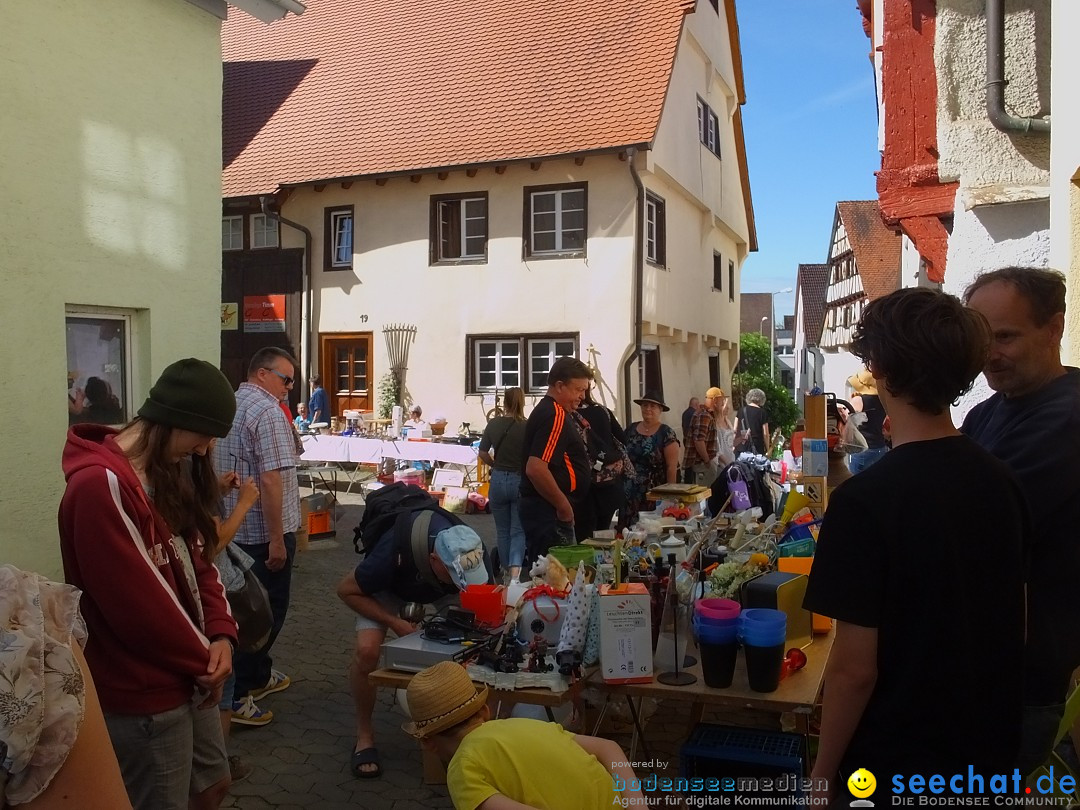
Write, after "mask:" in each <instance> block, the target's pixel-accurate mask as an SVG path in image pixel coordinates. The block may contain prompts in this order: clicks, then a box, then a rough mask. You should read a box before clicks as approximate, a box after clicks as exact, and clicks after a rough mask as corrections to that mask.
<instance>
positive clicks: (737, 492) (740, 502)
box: [727, 465, 752, 512]
mask: <svg viewBox="0 0 1080 810" xmlns="http://www.w3.org/2000/svg"><path fill="white" fill-rule="evenodd" d="M727 488H728V492H729V493H731V507H732V509H734V510H735V511H736V512H742V511H743V510H744V509H749V508H750V507H751V505H752V504H751V503H750V491H749V490H748V489H747V487H746V481H745V480H743V476H742V471H741V470H740V469H739V468H738V467H736V466H734V465H732V466H729V467H728V472H727Z"/></svg>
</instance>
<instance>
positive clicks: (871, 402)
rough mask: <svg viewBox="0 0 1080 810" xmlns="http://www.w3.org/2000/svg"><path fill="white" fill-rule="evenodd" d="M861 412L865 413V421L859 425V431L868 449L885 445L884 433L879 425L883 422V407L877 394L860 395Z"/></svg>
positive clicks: (875, 448) (876, 448)
mask: <svg viewBox="0 0 1080 810" xmlns="http://www.w3.org/2000/svg"><path fill="white" fill-rule="evenodd" d="M862 412H863V413H864V414H866V421H865V422H863V423H862V424H861V425H859V433H861V434H862V435H863V438H864V439H866V447H867V449H869V450H878V449H880V448H882V447H884V446H885V434H883V433H882V432H881V426H882V425H883V424H884V423H885V407H884V406H883V405H882V404H881V399H880V397H878V395H877V394H863V395H862Z"/></svg>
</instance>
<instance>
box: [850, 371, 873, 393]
mask: <svg viewBox="0 0 1080 810" xmlns="http://www.w3.org/2000/svg"><path fill="white" fill-rule="evenodd" d="M847 384H848V385H850V386H851V390H852V391H854V392H855V393H856V394H859V395H860V396H861V395H864V394H872V395H873V396H877V380H875V379H874V375H873V374H871V373H870V372H869V371H868V370H867V369H865V368H864V369H863V370H862V371H860V372H859V373H858V374H852V375H851V376H850V377H848V378H847Z"/></svg>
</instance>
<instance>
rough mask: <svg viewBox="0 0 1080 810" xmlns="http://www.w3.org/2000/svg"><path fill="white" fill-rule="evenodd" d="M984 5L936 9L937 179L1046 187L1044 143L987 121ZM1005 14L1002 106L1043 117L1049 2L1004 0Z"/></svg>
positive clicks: (942, 1)
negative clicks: (1003, 130) (1000, 129)
mask: <svg viewBox="0 0 1080 810" xmlns="http://www.w3.org/2000/svg"><path fill="white" fill-rule="evenodd" d="M983 7H984V0H939V2H938V4H937V29H936V31H937V33H936V38H935V42H934V64H935V66H936V68H937V79H938V111H937V121H938V126H937V129H938V150H939V152H940V159H939V162H938V171H939V174H940V176H941V179H942V180H945V181H952V180H959V181H960V185H961V186H962V187H963V188H968V187H979V186H988V185H999V184H1003V185H1021V186H1030V185H1046V184H1047V183H1048V182H1049V169H1050V143H1049V138H1047V137H1046V136H1045V135H1040V134H1028V135H1022V134H1016V133H1004V132H1000V131H998V130H997V129H995V128H994V126H993V124H991V123H990V121H989V119H988V118H987V116H986V21H985V17H984V8H983ZM1005 10H1006V22H1005V78H1006V80H1007V82H1008V83H1007V85H1006V89H1005V108H1006V109H1007V110H1008V111H1009V112H1010V113H1012V114H1013V115H1017V116H1041V115H1044V114H1046V113H1049V111H1050V3H1049V1H1048V0H1006V4H1005ZM949 272H951V268H950V270H949Z"/></svg>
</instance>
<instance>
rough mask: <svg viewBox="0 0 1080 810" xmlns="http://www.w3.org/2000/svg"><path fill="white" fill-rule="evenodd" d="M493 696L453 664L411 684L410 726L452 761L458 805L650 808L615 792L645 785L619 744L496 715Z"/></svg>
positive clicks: (449, 778)
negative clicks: (491, 705) (618, 784)
mask: <svg viewBox="0 0 1080 810" xmlns="http://www.w3.org/2000/svg"><path fill="white" fill-rule="evenodd" d="M487 694H488V688H487V687H486V686H479V687H477V686H476V685H475V684H473V682H472V681H471V680H470V679H469V676H468V674H467V673H466V672H465V668H464V667H462V666H461V665H460V664H457V663H454V662H452V661H443V662H441V663H438V664H436V665H435V666H433V667H428V668H427V669H425V670H424V671H423V672H419V673H417V674H416V675H415V676H414V677H413V679H412V681H410V682H409V688H408V690H407V696H408V704H409V714H410V716H411V717H412V718H413V721H412V722H411V723H406V724H405V725H404V726H402V728H404V729H405V731H406V732H408V733H409V734H411V735H412V736H414V737H416V738H417V739H418V740H420V744H421V746H423V748H424V749H425V750H426V751H429V752H431V753H433V754H435V755H436V756H437V757H438V758H439V759H440V760H441V761H442V763H443V764H444V765H445V766H446V784H447V787H448V788H449V789H450V798H451V799H453V802H454V807H455V808H459V810H461V809H462V808H465V810H477V808H483V810H520V808H540V810H576V809H577V808H580V810H593V809H594V808H595V809H596V810H599V808H610V807H612V806H613V804H615V803H618V804H620V805H622V806H624V807H625V806H631V807H632V806H635V805H636V806H638V807H645V806H646V805H645V800H644V799H643V798H642V797H641V794H640V792H638V791H636V790H630V789H629V787H625V788H624V789H623V790H622V791H619V790H616V789H615V779H616V778H618V779H619V780H621V783H622V784H623V785H626V786H629V785H631V784H632V783H636V782H637V777H636V776H635V774H634V771H633V769H632V768H631V767H630V764H629V762H627V759H626V755H625V754H624V753H623V750H622V748H621V747H620V746H619V745H617V744H616V743H614V742H612V741H611V740H604V739H601V738H599V737H586V736H582V735H580V734H571V733H570V732H568V731H567V730H566V729H564V728H563V727H562V726H560V725H558V724H557V723H545V722H543V721H541V720H530V719H527V718H509V719H505V720H490V718H491V712H490V710H489V709H488V706H487ZM568 743H574V744H573V745H568ZM628 800H629V801H628Z"/></svg>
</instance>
